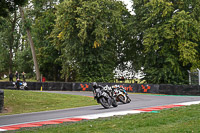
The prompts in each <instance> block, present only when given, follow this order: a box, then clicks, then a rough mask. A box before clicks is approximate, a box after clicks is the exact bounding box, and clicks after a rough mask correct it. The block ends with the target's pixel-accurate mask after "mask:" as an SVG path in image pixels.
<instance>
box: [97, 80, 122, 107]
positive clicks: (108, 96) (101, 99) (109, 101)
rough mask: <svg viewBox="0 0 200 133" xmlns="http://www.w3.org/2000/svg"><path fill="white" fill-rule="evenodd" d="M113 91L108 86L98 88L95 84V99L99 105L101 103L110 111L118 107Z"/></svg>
mask: <svg viewBox="0 0 200 133" xmlns="http://www.w3.org/2000/svg"><path fill="white" fill-rule="evenodd" d="M112 94H113V93H112V89H111V88H109V87H108V86H106V87H102V86H97V84H96V83H94V84H93V95H94V99H95V100H97V103H100V104H101V105H102V106H103V107H104V108H106V109H108V108H110V106H111V105H112V106H113V107H117V106H118V104H117V101H116V99H115V97H113V96H112Z"/></svg>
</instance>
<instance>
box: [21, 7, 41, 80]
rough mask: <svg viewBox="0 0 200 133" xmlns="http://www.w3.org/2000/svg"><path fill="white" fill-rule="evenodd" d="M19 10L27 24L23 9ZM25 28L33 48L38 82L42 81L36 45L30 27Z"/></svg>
mask: <svg viewBox="0 0 200 133" xmlns="http://www.w3.org/2000/svg"><path fill="white" fill-rule="evenodd" d="M19 9H20V14H21V17H22V20H23V21H24V22H25V21H26V19H25V17H24V11H23V8H22V7H19ZM27 25H28V24H27ZM25 28H26V32H27V36H28V40H29V43H30V46H31V52H32V57H33V62H34V66H35V71H36V78H37V81H40V70H39V67H38V63H37V58H36V53H35V46H34V43H33V40H32V36H31V31H30V27H28V26H26V27H25Z"/></svg>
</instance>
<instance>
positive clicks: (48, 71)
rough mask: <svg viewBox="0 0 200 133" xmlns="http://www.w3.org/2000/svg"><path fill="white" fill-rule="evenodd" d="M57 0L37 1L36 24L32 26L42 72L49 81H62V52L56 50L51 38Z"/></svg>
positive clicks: (34, 2)
mask: <svg viewBox="0 0 200 133" xmlns="http://www.w3.org/2000/svg"><path fill="white" fill-rule="evenodd" d="M56 4H58V1H57V0H35V1H33V5H34V10H33V11H32V12H34V14H37V15H36V16H35V21H34V24H33V25H32V33H33V34H32V35H33V37H34V39H33V41H34V42H35V47H36V49H37V59H38V62H39V65H40V72H41V73H42V74H43V76H45V77H46V78H47V79H48V80H54V81H57V80H61V73H60V71H61V66H62V65H61V64H62V63H61V61H60V60H59V59H58V58H59V55H60V52H59V51H58V50H57V49H56V48H55V46H54V45H53V43H52V39H51V38H50V37H49V35H50V33H51V31H52V30H53V27H54V24H55V19H56V15H55V12H56V9H55V6H56Z"/></svg>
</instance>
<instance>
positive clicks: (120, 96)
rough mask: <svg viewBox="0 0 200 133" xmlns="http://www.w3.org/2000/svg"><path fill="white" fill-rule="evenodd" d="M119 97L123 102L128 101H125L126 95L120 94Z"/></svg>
mask: <svg viewBox="0 0 200 133" xmlns="http://www.w3.org/2000/svg"><path fill="white" fill-rule="evenodd" d="M118 98H119V101H120V102H122V103H123V104H125V103H126V101H125V97H124V96H122V95H119V96H118Z"/></svg>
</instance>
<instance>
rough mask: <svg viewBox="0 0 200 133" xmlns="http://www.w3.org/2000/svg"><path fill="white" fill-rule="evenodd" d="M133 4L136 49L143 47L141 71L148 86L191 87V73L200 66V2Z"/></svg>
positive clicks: (167, 0)
mask: <svg viewBox="0 0 200 133" xmlns="http://www.w3.org/2000/svg"><path fill="white" fill-rule="evenodd" d="M133 2H134V7H133V8H134V10H135V14H136V15H135V16H134V18H133V19H134V20H135V21H134V22H133V24H135V25H134V26H135V27H133V33H134V35H135V36H134V37H135V40H136V41H135V42H136V43H135V44H133V46H132V47H133V48H134V47H138V46H139V47H140V49H139V52H138V53H136V55H138V56H140V57H141V59H140V61H141V62H142V63H138V64H139V65H138V66H137V68H143V72H144V73H145V74H146V75H145V80H146V81H147V82H148V83H172V84H182V83H187V78H188V76H187V70H189V69H194V68H197V67H199V66H200V54H199V52H200V49H199V48H200V46H199V45H200V44H199V41H200V40H199V33H200V30H199V26H200V25H199V24H200V23H199V16H198V15H197V14H199V13H200V12H199V6H200V2H199V1H198V0H191V1H181V0H151V1H149V0H144V1H140V0H133ZM133 60H134V59H133ZM134 61H136V60H134ZM137 61H138V60H137Z"/></svg>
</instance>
